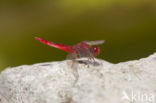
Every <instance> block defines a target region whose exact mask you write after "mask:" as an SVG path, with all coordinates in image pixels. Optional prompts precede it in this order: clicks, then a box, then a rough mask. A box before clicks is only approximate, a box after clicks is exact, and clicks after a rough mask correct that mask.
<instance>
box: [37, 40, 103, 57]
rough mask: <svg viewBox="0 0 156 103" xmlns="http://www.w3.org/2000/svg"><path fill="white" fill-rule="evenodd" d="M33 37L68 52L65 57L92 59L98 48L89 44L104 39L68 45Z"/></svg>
mask: <svg viewBox="0 0 156 103" xmlns="http://www.w3.org/2000/svg"><path fill="white" fill-rule="evenodd" d="M35 39H36V40H38V41H40V42H41V43H43V44H46V45H49V46H51V47H55V48H58V49H61V50H63V51H66V52H68V53H69V54H68V56H67V59H76V58H81V57H87V58H89V59H94V57H96V56H97V55H98V54H99V53H100V48H99V47H97V46H93V47H91V45H98V44H103V43H104V40H99V41H82V42H80V43H78V44H76V45H74V46H70V45H61V44H56V43H53V42H50V41H47V40H44V39H42V38H39V37H35Z"/></svg>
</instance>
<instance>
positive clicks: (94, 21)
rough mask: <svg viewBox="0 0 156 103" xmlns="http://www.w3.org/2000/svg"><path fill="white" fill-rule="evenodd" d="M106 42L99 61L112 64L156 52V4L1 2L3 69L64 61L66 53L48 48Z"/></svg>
mask: <svg viewBox="0 0 156 103" xmlns="http://www.w3.org/2000/svg"><path fill="white" fill-rule="evenodd" d="M34 36H38V37H41V38H44V39H47V40H49V41H53V42H56V43H60V44H68V45H74V44H76V43H78V42H81V41H83V40H101V39H104V40H106V42H105V44H104V45H100V47H101V49H102V51H101V53H100V55H99V56H98V58H101V59H104V60H107V61H109V62H112V63H118V62H123V61H128V60H134V59H139V58H143V57H147V56H149V55H150V54H152V53H154V52H155V51H156V0H1V1H0V70H2V69H4V68H6V67H13V66H18V65H23V64H33V63H38V62H47V61H60V60H64V59H65V58H66V55H67V53H66V52H64V51H61V50H58V49H55V48H51V47H49V46H46V45H43V44H41V43H39V42H37V41H36V40H35V39H34Z"/></svg>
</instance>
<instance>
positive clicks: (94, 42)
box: [85, 40, 105, 45]
mask: <svg viewBox="0 0 156 103" xmlns="http://www.w3.org/2000/svg"><path fill="white" fill-rule="evenodd" d="M104 42H105V41H104V40H97V41H85V43H87V44H88V45H100V44H103V43H104Z"/></svg>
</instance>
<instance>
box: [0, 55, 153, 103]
mask: <svg viewBox="0 0 156 103" xmlns="http://www.w3.org/2000/svg"><path fill="white" fill-rule="evenodd" d="M78 61H79V63H78ZM86 62H87V61H86V59H85V58H84V59H81V60H77V61H71V60H65V61H59V62H49V63H39V64H34V65H23V66H19V67H14V68H7V69H6V70H5V71H3V72H2V73H1V74H0V103H156V53H155V54H153V55H151V56H149V57H147V58H143V59H140V60H134V61H129V62H123V63H118V64H112V63H108V62H106V61H103V60H99V59H95V62H94V61H91V62H88V64H89V65H86V64H85V63H86Z"/></svg>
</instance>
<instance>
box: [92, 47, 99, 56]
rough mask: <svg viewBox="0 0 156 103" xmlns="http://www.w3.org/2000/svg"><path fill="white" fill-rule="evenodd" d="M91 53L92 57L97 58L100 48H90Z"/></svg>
mask: <svg viewBox="0 0 156 103" xmlns="http://www.w3.org/2000/svg"><path fill="white" fill-rule="evenodd" d="M92 52H93V54H94V56H97V55H98V54H99V53H100V48H99V47H97V46H94V47H93V48H92Z"/></svg>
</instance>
